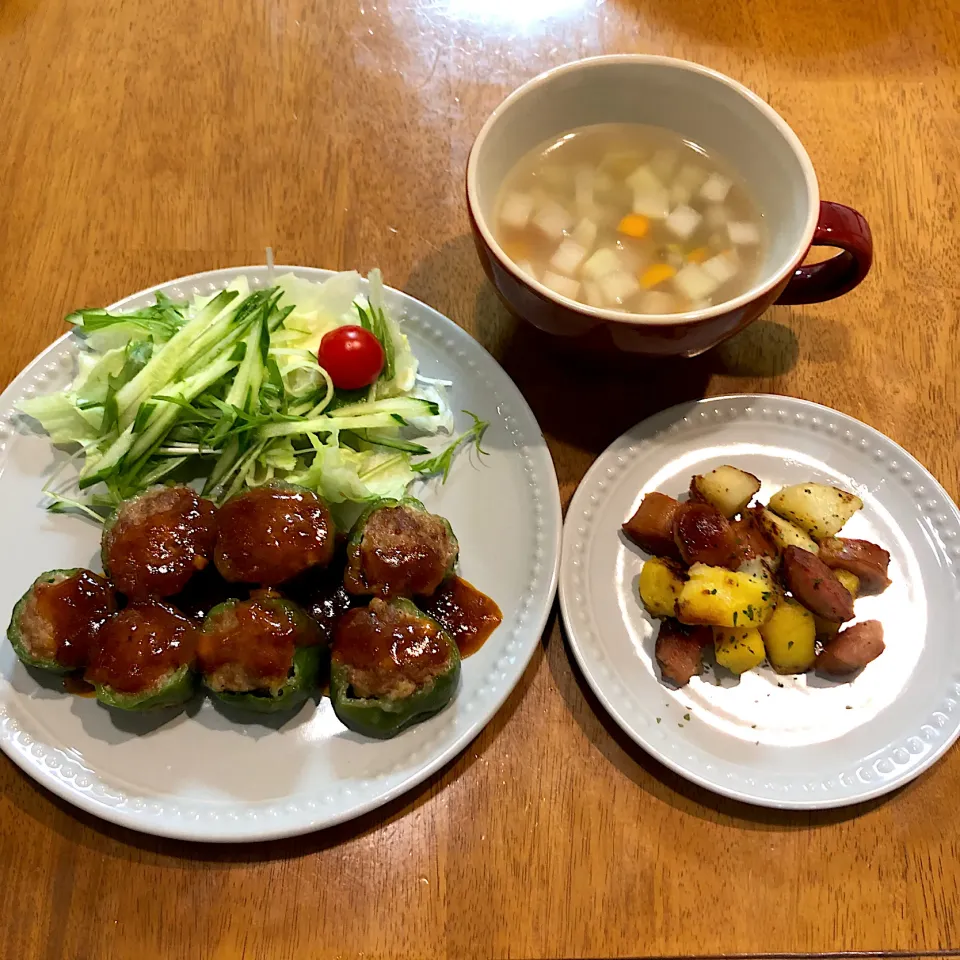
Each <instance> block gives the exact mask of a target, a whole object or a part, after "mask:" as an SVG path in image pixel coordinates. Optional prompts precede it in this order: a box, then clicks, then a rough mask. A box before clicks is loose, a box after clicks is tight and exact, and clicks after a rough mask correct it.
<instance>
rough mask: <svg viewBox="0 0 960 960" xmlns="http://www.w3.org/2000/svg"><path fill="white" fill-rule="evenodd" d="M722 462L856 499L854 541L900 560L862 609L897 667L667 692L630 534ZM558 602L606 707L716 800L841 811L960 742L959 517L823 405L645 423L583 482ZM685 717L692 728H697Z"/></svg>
mask: <svg viewBox="0 0 960 960" xmlns="http://www.w3.org/2000/svg"><path fill="white" fill-rule="evenodd" d="M724 463H731V464H733V465H735V466H739V467H743V468H744V469H746V470H748V471H750V472H751V473H754V474H756V475H757V476H758V477H760V478H761V480H762V481H763V489H762V490H761V492H760V494H759V499H760V500H765V499H766V498H767V497H769V496H770V494H772V493H774V492H776V490H777V489H778V488H779V487H780V486H782V485H784V484H788V483H798V482H802V481H803V480H810V479H813V480H820V481H824V482H830V483H835V484H836V485H838V486H841V487H843V488H845V489H849V490H853V491H855V492H856V493H857V494H858V495H859V496H860V497H861V498H862V499H863V501H864V509H863V510H862V511H861V512H860V513H858V514H857V515H855V516H854V518H853V519H852V520H851V521H850V522H849V523H848V524H847V525H846V527H844V530H843V535H845V536H851V537H861V538H865V539H869V540H874V541H876V542H877V543H880V544H881V545H882V546H884V547H885V548H886V549H887V550H889V551H890V553H891V556H892V559H891V563H890V576H891V578H892V580H893V583H892V585H891V586H890V587H889V588H888V589H887V590H886V591H885V592H884V593H883V594H881V595H880V596H876V597H864V598H862V599H860V600H858V601H857V603H856V612H857V618H858V619H871V618H876V619H879V620H880V621H881V622H882V623H883V626H884V632H885V639H886V644H887V649H886V651H885V652H884V653H883V654H882V655H881V656H880V657H879V658H878V659H877V660H875V661H874V662H873V663H871V664H869V665H868V666H867V667H866V668H865V669H864V670H863V671H862V672H861V673H860V674H859V675H858V676H856V678H855V679H854V680H853V681H852V682H850V683H836V682H832V681H828V680H826V679H822V678H820V677H818V676H817V675H815V674H807V675H803V676H799V677H780V676H777V675H776V674H775V673H774V672H773V671H772V670H771V669H769V668H768V667H764V668H761V669H760V670H759V671H755V672H751V673H748V674H745V675H744V676H743V677H742V678H741V679H740V680H739V682H737V681H736V680H735V678H732V677H730V676H729V675H727V678H726V679H725V680H723V681H720V682H719V683H720V684H722V685H718V680H717V679H716V677H715V676H714V675H712V674H710V673H706V674H704V675H703V676H701V677H694V678H693V680H691V682H690V684H689V685H688V686H686V687H684V688H682V689H680V690H671V689H669V688H667V687H666V686H664V685H663V684H662V683H661V682H660V681H659V679H658V673H659V671H658V669H657V666H656V662H655V659H654V657H653V646H654V641H655V638H656V629H657V628H656V625H655V621H653V620H652V619H651V618H650V616H649V615H648V614H647V613H646V612H645V610H644V609H643V606H642V604H641V602H640V599H639V596H638V594H637V578H638V576H639V573H640V569H641V567H642V565H643V562H644V560H645V558H646V554H644V553H643V552H642V551H641V550H640V549H639V548H637V547H636V546H634V545H633V544H631V543H630V542H629V541H628V540H627V539H626V538H625V537H624V536H623V535H622V533H621V532H620V525H621V523H623V521H624V520H626V519H627V518H628V517H630V516H631V515H632V514H633V512H634V511H635V510H636V508H637V506H638V505H639V503H640V500H641V499H642V498H643V495H644V494H645V493H647V492H650V491H653V490H659V491H662V492H664V493H667V494H670V495H671V496H680V495H681V494H683V493H684V492H685V491H686V489H687V487H688V485H689V482H690V476H691V475H692V474H694V473H703V472H705V471H707V470H711V469H713V468H714V467H716V466H719V465H721V464H724ZM560 602H561V607H562V610H563V617H564V622H565V624H566V627H567V632H568V636H569V639H570V645H571V647H572V649H573V651H574V654H575V655H576V658H577V660H578V662H579V664H580V667H581V669H582V670H583V673H584V675H585V676H586V678H587V681H588V682H589V683H590V685H591V687H592V688H593V690H594V692H595V693H596V694H597V696H598V697H599V699H600V701H601V702H602V703H603V705H604V706H605V707H606V709H607V710H608V711H609V712H610V714H611V715H612V716H613V717H614V719H615V720H616V721H617V723H618V724H619V725H620V726H621V727H622V728H623V729H624V730H625V731H626V733H628V734H629V735H630V736H631V737H632V738H633V739H634V740H635V741H636V742H637V743H638V744H640V746H642V747H644V749H646V750H647V751H648V752H649V753H651V754H652V755H653V756H654V757H656V758H657V759H658V760H660V761H661V762H663V763H664V764H666V765H667V766H668V767H670V768H672V769H673V770H675V771H676V772H677V773H679V774H681V775H682V776H684V777H686V778H687V779H689V780H692V781H694V782H695V783H698V784H700V785H702V786H704V787H707V788H709V789H711V790H715V791H716V792H718V793H722V794H725V795H727V796H730V797H734V798H735V799H738V800H744V801H747V802H750V803H756V804H762V805H765V806H772V807H784V808H821V807H837V806H843V805H845V804H850V803H856V802H858V801H862V800H866V799H868V798H870V797H875V796H878V795H880V794H883V793H886V792H888V791H890V790H893V789H894V788H896V787H898V786H901V785H902V784H904V783H906V782H907V781H909V780H911V779H912V778H914V777H916V776H917V775H918V774H920V773H921V772H922V771H923V770H925V769H927V768H928V767H929V766H930V765H931V764H933V763H934V762H935V761H936V760H937V759H938V758H939V757H941V756H942V755H943V753H944V752H945V751H946V750H947V749H948V748H949V747H950V745H951V744H952V743H953V742H954V740H955V739H956V737H957V735H958V733H960V710H958V702H960V644H958V642H957V608H958V602H960V512H958V510H957V508H956V506H955V505H954V504H953V503H952V502H951V501H950V498H949V497H948V496H947V494H946V492H945V491H944V490H943V488H942V487H941V486H940V485H939V484H938V483H937V481H936V480H935V479H934V478H933V477H932V476H931V475H930V474H929V473H928V472H927V471H926V470H925V469H924V467H923V466H922V465H921V464H919V463H918V462H917V461H916V460H914V458H913V457H911V456H910V455H909V454H908V453H907V452H906V451H905V450H903V449H902V448H901V447H899V446H897V445H896V444H895V443H893V441H891V440H889V439H887V438H886V437H884V436H883V435H882V434H880V433H878V432H877V431H875V430H873V429H872V428H870V427H868V426H866V425H865V424H862V423H860V422H859V421H857V420H853V419H852V418H850V417H847V416H845V415H844V414H841V413H838V412H836V411H835V410H830V409H829V408H827V407H822V406H818V405H817V404H813V403H808V402H806V401H802V400H794V399H790V398H786V397H776V396H762V395H761V396H739V397H719V398H716V399H709V400H702V401H699V402H696V403H690V404H682V405H680V406H677V407H673V408H671V409H670V410H667V411H665V412H663V413H660V414H657V415H656V416H654V417H652V418H650V419H649V420H645V421H644V422H643V423H640V424H638V425H637V426H636V427H634V428H633V429H632V430H630V431H628V432H627V433H626V434H624V435H623V436H622V437H621V438H620V439H619V440H617V441H616V442H615V443H613V444H612V445H611V446H610V447H609V448H608V449H607V450H606V451H605V452H604V453H603V454H602V455H601V456H600V458H599V459H598V460H597V461H596V463H595V464H594V465H593V466H592V467H591V469H590V471H589V472H588V473H587V475H586V477H585V478H584V480H583V482H582V483H581V485H580V487H579V488H578V490H577V492H576V494H575V495H574V497H573V501H572V502H571V505H570V509H569V511H568V512H567V518H566V523H565V527H564V541H563V555H562V561H561V572H560ZM685 715H689V720H686V719H685Z"/></svg>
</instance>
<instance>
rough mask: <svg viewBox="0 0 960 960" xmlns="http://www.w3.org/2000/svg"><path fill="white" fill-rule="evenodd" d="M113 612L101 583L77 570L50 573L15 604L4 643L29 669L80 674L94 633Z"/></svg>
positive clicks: (105, 585) (110, 597)
mask: <svg viewBox="0 0 960 960" xmlns="http://www.w3.org/2000/svg"><path fill="white" fill-rule="evenodd" d="M116 609H117V598H116V595H115V594H114V592H113V588H112V587H111V586H110V584H109V583H107V581H106V580H104V579H103V577H98V576H97V575H96V574H95V573H91V572H90V571H89V570H83V569H80V568H72V569H68V570H49V571H47V572H46V573H42V574H40V576H39V577H37V579H36V580H34V582H33V584H32V586H31V587H30V589H29V590H28V591H27V592H26V593H25V594H24V595H23V596H22V597H21V598H20V599H19V601H17V605H16V606H15V607H14V608H13V615H12V616H11V618H10V625H9V626H8V627H7V639H8V640H9V641H10V644H11V646H12V647H13V649H14V652H15V653H16V655H17V656H18V657H19V658H20V659H21V660H22V661H23V663H25V664H26V665H27V666H29V667H37V668H39V669H41V670H50V671H52V672H53V673H69V672H71V671H73V670H80V669H82V668H83V667H85V666H86V665H87V663H88V661H89V656H90V648H91V644H92V643H93V639H94V636H95V635H96V632H97V631H98V630H99V628H100V626H101V625H102V624H103V623H104V621H105V620H106V619H107V618H108V617H109V616H110V615H111V614H112V613H113V612H114V611H115V610H116Z"/></svg>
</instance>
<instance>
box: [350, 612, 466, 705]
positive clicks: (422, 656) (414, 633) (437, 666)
mask: <svg viewBox="0 0 960 960" xmlns="http://www.w3.org/2000/svg"><path fill="white" fill-rule="evenodd" d="M411 608H412V609H411ZM417 614H418V612H417V610H416V607H414V606H413V604H410V603H407V604H401V603H388V602H385V601H383V600H380V599H374V600H371V601H370V606H369V607H367V608H365V609H363V608H360V609H356V610H351V611H350V612H349V613H347V614H345V615H344V616H343V617H342V618H341V619H340V622H339V624H338V625H337V632H336V639H335V642H334V649H333V659H332V662H333V666H334V668H339V669H341V670H343V671H344V674H345V676H346V678H347V679H348V680H349V683H350V687H351V691H352V693H353V695H354V696H355V697H358V698H360V699H367V698H370V697H383V698H385V699H387V700H400V699H403V698H406V697H410V696H412V695H413V694H414V693H415V692H416V691H417V690H418V689H420V688H423V687H427V686H429V685H431V684H432V683H433V682H434V681H435V680H436V679H437V677H439V676H440V675H442V674H444V673H447V672H448V671H449V669H450V663H451V651H450V646H451V641H450V638H449V636H448V635H447V634H446V632H445V631H444V630H443V629H442V628H441V627H440V625H439V624H438V623H437V622H436V621H435V620H432V619H431V618H429V617H426V616H422V615H419V616H418V615H417Z"/></svg>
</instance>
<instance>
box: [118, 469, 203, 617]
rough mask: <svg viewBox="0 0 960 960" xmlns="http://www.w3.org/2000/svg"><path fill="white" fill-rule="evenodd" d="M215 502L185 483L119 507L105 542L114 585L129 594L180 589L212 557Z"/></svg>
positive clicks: (140, 596)
mask: <svg viewBox="0 0 960 960" xmlns="http://www.w3.org/2000/svg"><path fill="white" fill-rule="evenodd" d="M215 514H216V507H215V506H214V505H213V504H212V503H211V502H210V501H209V500H204V499H202V498H200V497H198V496H197V494H196V493H195V492H194V491H193V490H191V489H190V488H189V487H165V488H163V489H161V490H154V491H150V492H148V493H145V494H144V495H143V496H141V497H138V498H137V499H136V500H134V501H131V502H130V503H127V504H124V505H123V506H121V507H120V510H119V512H118V513H117V518H116V521H115V523H114V525H113V527H112V528H111V529H110V530H109V532H108V533H107V534H106V537H105V541H104V561H105V564H106V566H107V569H108V570H109V573H110V578H111V580H113V582H114V584H115V585H116V587H117V589H118V590H119V591H120V592H121V593H124V594H126V595H127V596H128V597H130V598H131V599H135V600H142V599H146V598H147V597H169V596H172V595H173V594H175V593H179V592H180V591H181V590H183V588H184V587H185V586H186V585H187V582H188V581H189V580H190V578H191V577H192V576H193V575H194V574H195V573H196V572H197V571H198V570H202V569H203V568H204V567H205V566H206V565H207V564H208V563H209V562H210V559H211V557H212V556H213V546H214V543H215V542H216V536H217V534H216V524H215V519H214V518H215Z"/></svg>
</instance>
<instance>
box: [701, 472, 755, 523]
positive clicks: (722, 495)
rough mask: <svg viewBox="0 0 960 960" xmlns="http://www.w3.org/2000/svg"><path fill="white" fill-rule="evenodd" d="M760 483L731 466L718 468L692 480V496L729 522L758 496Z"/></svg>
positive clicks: (749, 474) (751, 475) (750, 475)
mask: <svg viewBox="0 0 960 960" xmlns="http://www.w3.org/2000/svg"><path fill="white" fill-rule="evenodd" d="M759 490H760V481H759V480H758V479H757V478H756V477H755V476H754V475H753V474H752V473H747V472H746V471H745V470H740V469H738V468H737V467H731V466H729V465H727V466H723V467H717V468H716V470H711V471H710V472H709V473H705V474H703V475H702V476H700V475H698V476H695V477H693V478H692V479H691V480H690V496H691V498H692V499H694V500H702V501H703V502H704V503H709V504H710V505H711V506H712V507H715V508H716V509H717V510H719V511H720V513H722V514H723V515H724V516H725V517H726V518H727V519H728V520H729V519H730V518H731V517H734V516H736V515H737V514H738V513H739V512H740V511H741V510H743V509H744V508H745V507H746V505H747V504H748V503H749V502H750V501H751V500H752V499H753V498H754V497H755V496H756V494H757V493H758V492H759Z"/></svg>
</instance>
